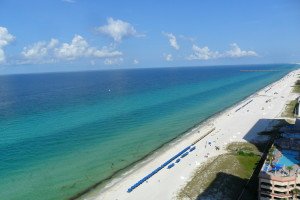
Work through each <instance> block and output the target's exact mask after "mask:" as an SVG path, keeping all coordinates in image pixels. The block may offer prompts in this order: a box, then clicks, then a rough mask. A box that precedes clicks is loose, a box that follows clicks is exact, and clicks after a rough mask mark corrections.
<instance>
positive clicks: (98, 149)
mask: <svg viewBox="0 0 300 200" xmlns="http://www.w3.org/2000/svg"><path fill="white" fill-rule="evenodd" d="M295 68H296V65H290V64H276V65H249V66H246V65H243V66H211V67H176V68H153V69H126V70H125V69H124V70H121V69H120V70H107V71H89V72H68V73H48V74H24V75H21V74H20V75H2V76H0V131H1V132H0V133H1V137H0V152H1V153H0V198H1V199H9V200H19V199H30V200H40V199H44V200H53V199H69V198H72V197H74V196H76V195H77V194H79V193H81V192H82V191H84V190H86V189H87V188H89V187H91V186H92V185H94V184H96V183H99V182H101V181H103V180H105V179H107V178H109V177H111V176H112V175H114V174H115V173H116V172H118V171H119V170H121V169H124V168H126V167H128V166H130V165H131V164H132V163H134V162H135V161H137V160H140V159H141V158H143V157H145V156H146V155H148V154H149V153H151V152H153V151H154V150H156V149H157V148H159V147H161V146H162V145H163V144H166V143H168V142H170V141H171V140H173V139H174V138H176V137H179V136H181V135H182V134H184V133H185V132H186V130H188V129H189V128H191V127H193V126H194V125H196V124H199V123H201V122H202V121H204V120H205V119H207V118H209V117H210V116H212V115H214V114H216V113H218V112H220V111H222V110H224V109H225V108H228V107H230V106H232V105H233V104H235V103H237V102H239V101H241V100H242V99H244V98H246V97H247V96H249V95H251V94H253V93H254V92H256V91H257V90H259V89H261V88H263V87H265V86H267V85H268V84H270V83H272V82H274V81H276V80H278V79H280V78H281V77H283V76H284V75H286V74H287V73H288V72H290V71H292V70H293V69H295ZM245 69H246V70H251V71H241V70H245ZM258 70H261V71H258Z"/></svg>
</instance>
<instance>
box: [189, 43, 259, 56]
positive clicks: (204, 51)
mask: <svg viewBox="0 0 300 200" xmlns="http://www.w3.org/2000/svg"><path fill="white" fill-rule="evenodd" d="M230 47H231V48H230V50H228V51H225V52H224V53H219V52H218V51H211V50H210V49H209V48H208V47H207V46H205V47H202V48H201V47H198V46H197V45H195V44H194V45H193V47H192V50H193V53H192V54H191V55H189V56H188V57H187V59H188V60H210V59H217V58H240V57H251V56H257V55H258V54H257V53H256V52H254V51H245V50H241V48H240V47H239V46H238V45H237V44H236V43H233V44H230Z"/></svg>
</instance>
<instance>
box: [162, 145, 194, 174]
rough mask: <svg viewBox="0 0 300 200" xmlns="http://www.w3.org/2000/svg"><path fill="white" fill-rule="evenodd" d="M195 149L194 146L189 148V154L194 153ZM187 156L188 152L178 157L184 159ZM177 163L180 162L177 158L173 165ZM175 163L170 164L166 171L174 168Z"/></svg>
mask: <svg viewBox="0 0 300 200" xmlns="http://www.w3.org/2000/svg"><path fill="white" fill-rule="evenodd" d="M195 149H196V147H195V146H193V147H191V148H190V152H192V151H194V150H195ZM188 154H189V152H188V151H187V152H184V153H183V154H182V155H181V156H180V157H181V158H184V157H185V156H187V155H188ZM179 162H180V158H178V159H177V160H176V161H175V163H179ZM175 163H172V164H170V165H169V166H168V169H171V168H172V167H174V166H175Z"/></svg>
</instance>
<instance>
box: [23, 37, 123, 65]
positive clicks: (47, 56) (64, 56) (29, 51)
mask: <svg viewBox="0 0 300 200" xmlns="http://www.w3.org/2000/svg"><path fill="white" fill-rule="evenodd" d="M21 54H22V55H23V57H24V58H25V60H23V61H21V62H19V63H21V64H24V63H53V62H57V61H60V60H74V59H77V58H110V57H118V56H121V55H122V52H120V51H117V50H114V49H113V48H109V47H102V48H101V49H98V48H96V47H92V46H90V45H89V44H88V42H87V41H86V40H85V39H84V38H83V37H82V36H80V35H75V36H74V37H73V39H72V41H71V42H70V43H62V44H60V43H59V41H58V40H57V39H51V40H50V41H49V42H45V41H40V42H37V43H35V44H33V45H31V46H28V47H24V48H23V51H22V52H21Z"/></svg>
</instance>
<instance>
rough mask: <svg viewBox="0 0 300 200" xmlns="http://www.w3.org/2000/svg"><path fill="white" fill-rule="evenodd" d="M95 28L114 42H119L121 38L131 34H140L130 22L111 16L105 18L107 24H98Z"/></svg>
mask: <svg viewBox="0 0 300 200" xmlns="http://www.w3.org/2000/svg"><path fill="white" fill-rule="evenodd" d="M96 30H97V31H98V32H100V33H103V34H105V35H107V36H109V37H111V38H113V39H114V41H115V42H121V41H122V39H123V38H127V37H131V36H140V35H139V34H138V33H137V31H136V30H135V28H134V27H133V26H132V25H131V24H130V23H128V22H125V21H122V20H119V19H116V20H114V19H113V18H111V17H110V18H108V19H107V25H104V26H100V27H98V28H96Z"/></svg>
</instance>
